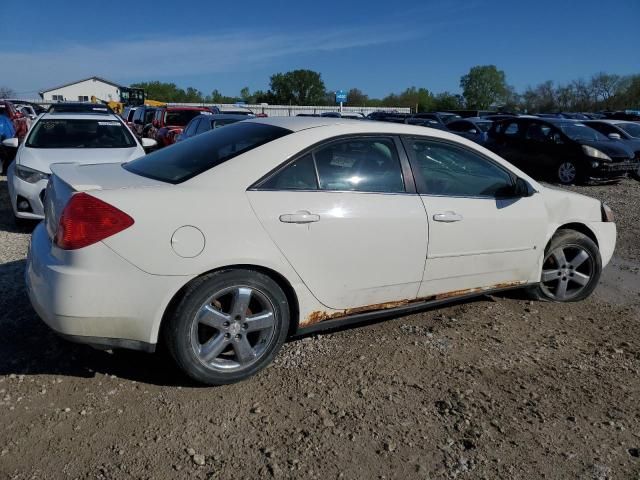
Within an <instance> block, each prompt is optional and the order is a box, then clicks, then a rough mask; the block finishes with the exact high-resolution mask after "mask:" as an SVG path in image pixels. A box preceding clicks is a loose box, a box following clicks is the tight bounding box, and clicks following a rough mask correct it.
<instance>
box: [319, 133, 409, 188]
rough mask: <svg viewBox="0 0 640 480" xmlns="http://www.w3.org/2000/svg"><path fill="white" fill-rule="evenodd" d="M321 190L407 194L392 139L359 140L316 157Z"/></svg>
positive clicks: (329, 148) (334, 146)
mask: <svg viewBox="0 0 640 480" xmlns="http://www.w3.org/2000/svg"><path fill="white" fill-rule="evenodd" d="M313 156H314V159H315V162H316V168H317V170H318V180H319V182H320V189H321V190H341V191H358V192H383V193H399V192H404V191H405V188H404V181H403V178H402V169H401V166H400V159H399V157H398V154H397V152H396V147H395V145H394V142H393V140H392V139H390V138H357V139H351V140H345V141H340V142H335V143H332V144H330V145H327V146H325V147H320V148H319V149H318V150H316V151H314V153H313Z"/></svg>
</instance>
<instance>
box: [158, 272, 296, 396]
mask: <svg viewBox="0 0 640 480" xmlns="http://www.w3.org/2000/svg"><path fill="white" fill-rule="evenodd" d="M166 321H167V323H166V325H165V327H164V329H163V336H164V341H165V343H166V345H167V347H168V350H169V352H170V353H171V356H172V357H173V359H174V360H175V361H176V363H177V365H178V367H179V368H180V369H181V370H182V371H183V372H184V373H186V374H187V375H188V376H189V377H191V378H192V379H194V380H196V381H197V382H200V383H204V384H207V385H225V384H229V383H235V382H239V381H241V380H244V379H246V378H248V377H250V376H252V375H254V374H256V373H257V372H258V371H260V370H261V369H263V368H264V367H266V366H267V365H268V364H269V363H271V361H272V360H273V358H274V357H275V356H276V354H277V353H278V351H279V350H280V348H281V347H282V345H283V343H284V341H285V340H286V337H287V334H288V331H289V304H288V302H287V297H286V295H285V293H284V292H283V291H282V289H281V288H280V286H279V285H278V284H277V283H276V282H275V281H274V280H273V279H271V278H270V277H269V276H267V275H265V274H263V273H261V272H257V271H255V270H223V271H219V272H215V273H212V274H209V275H205V276H203V277H201V278H199V279H197V280H196V281H194V282H193V283H192V284H191V285H189V286H188V287H187V289H186V291H185V293H184V295H183V297H182V298H181V299H180V301H179V302H178V304H177V305H176V307H175V308H174V309H173V310H172V311H171V312H169V315H168V317H167V319H166Z"/></svg>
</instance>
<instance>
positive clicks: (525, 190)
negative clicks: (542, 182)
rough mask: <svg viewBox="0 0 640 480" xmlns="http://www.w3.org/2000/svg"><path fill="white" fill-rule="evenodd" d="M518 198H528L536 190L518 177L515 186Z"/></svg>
mask: <svg viewBox="0 0 640 480" xmlns="http://www.w3.org/2000/svg"><path fill="white" fill-rule="evenodd" d="M514 193H515V194H516V195H517V196H518V197H530V196H531V195H533V194H534V193H536V190H535V189H534V188H533V187H532V186H531V184H530V183H529V182H527V181H526V180H525V179H524V178H520V177H518V178H517V179H516V184H515V192H514Z"/></svg>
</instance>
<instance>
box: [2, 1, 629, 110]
mask: <svg viewBox="0 0 640 480" xmlns="http://www.w3.org/2000/svg"><path fill="white" fill-rule="evenodd" d="M2 16H3V19H4V20H6V19H8V18H13V19H15V20H16V21H2V22H0V86H8V87H11V88H13V89H14V90H15V91H17V92H18V93H20V94H22V95H23V96H31V97H35V96H37V91H38V90H39V89H42V88H46V87H51V86H55V85H57V84H59V83H64V82H67V81H73V80H76V79H79V78H83V77H88V76H92V75H99V76H103V77H105V78H108V79H111V80H114V81H117V82H121V83H124V84H128V83H131V82H136V81H145V80H162V81H172V82H175V83H177V84H178V85H179V86H181V87H187V86H193V87H195V88H198V89H199V90H201V91H202V92H203V93H205V94H206V93H210V92H211V91H212V90H213V89H214V88H215V89H218V90H220V91H221V92H222V93H224V94H227V95H237V94H238V93H239V91H240V89H241V88H242V87H244V86H248V87H249V88H250V89H251V90H252V91H253V90H256V89H267V88H268V85H269V76H270V75H271V74H273V73H276V72H284V71H288V70H293V69H297V68H309V69H312V70H316V71H319V72H321V73H322V78H323V79H324V81H325V84H326V86H327V88H328V89H332V90H333V89H349V88H352V87H357V88H360V89H362V90H363V91H364V92H365V93H368V94H369V95H370V96H374V97H380V96H384V95H386V94H388V93H390V92H398V91H401V90H403V89H404V88H406V87H408V86H412V85H415V86H418V87H426V88H428V89H429V90H431V91H434V92H440V91H444V90H449V91H453V92H458V91H459V80H460V76H461V75H463V74H464V73H466V72H467V71H468V70H469V68H470V67H471V66H473V65H482V64H495V65H497V66H498V68H500V69H502V70H504V71H505V72H506V74H507V81H508V82H509V83H510V84H512V85H514V86H515V87H516V88H517V89H518V90H522V89H524V88H525V87H526V86H528V85H535V84H537V83H539V82H542V81H545V80H554V81H555V82H557V83H563V82H567V81H570V80H572V79H575V78H579V77H584V78H588V77H589V76H591V75H592V74H594V73H596V72H599V71H607V72H611V73H619V74H630V73H640V43H639V40H640V0H615V1H609V2H602V0H581V1H578V0H574V1H571V0H537V1H535V2H523V1H520V0H510V1H501V0H500V1H499V0H485V1H482V0H423V1H418V0H415V1H404V0H395V1H389V0H386V1H378V0H368V1H365V0H352V1H345V0H343V1H340V2H336V1H332V0H325V1H323V2H316V1H313V2H311V1H297V2H294V1H285V0H266V1H265V0H244V1H235V2H232V1H224V2H222V1H211V0H204V1H200V0H192V1H190V2H176V1H175V0H174V1H164V0H154V1H152V2H135V1H127V2H123V1H118V0H109V1H105V0H103V1H101V2H98V1H95V0H82V1H81V0H68V1H61V0H58V1H49V0H37V1H30V2H11V3H10V4H9V5H8V6H3V15H2ZM20 19H22V20H26V22H25V21H22V20H20ZM25 25H26V26H25Z"/></svg>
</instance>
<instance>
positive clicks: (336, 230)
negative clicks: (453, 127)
mask: <svg viewBox="0 0 640 480" xmlns="http://www.w3.org/2000/svg"><path fill="white" fill-rule="evenodd" d="M247 195H248V196H249V199H250V201H251V205H252V206H253V209H254V211H255V212H256V214H257V216H258V218H259V219H260V221H261V223H262V225H263V226H264V228H265V229H266V230H267V232H268V233H269V235H270V236H271V238H272V239H273V241H274V242H275V244H276V245H277V246H278V248H279V249H280V250H281V251H282V253H283V255H284V256H285V257H286V258H287V260H288V261H289V263H290V264H291V265H292V267H293V268H294V269H295V270H296V271H297V273H298V274H299V275H300V277H301V278H302V280H303V281H304V283H305V284H306V285H307V287H309V290H311V292H312V293H313V294H314V296H315V297H316V298H317V299H318V300H319V301H320V302H321V303H323V304H324V305H326V306H327V307H329V308H334V309H341V310H342V309H348V308H355V307H362V306H369V305H374V304H379V303H384V302H392V301H400V300H404V299H414V298H416V295H417V293H418V288H419V286H420V282H421V280H422V276H423V271H424V264H425V258H426V255H427V238H428V223H427V219H426V215H425V210H424V206H423V204H422V202H421V200H420V197H419V196H418V195H410V194H382V193H361V192H323V191H301V192H295V191H265V190H262V191H260V190H256V191H248V192H247ZM281 217H282V218H281ZM318 217H319V218H318Z"/></svg>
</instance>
